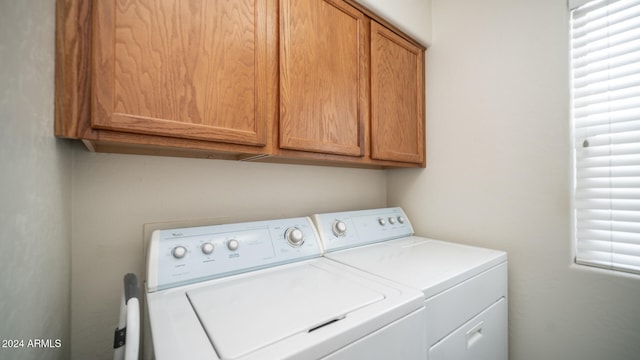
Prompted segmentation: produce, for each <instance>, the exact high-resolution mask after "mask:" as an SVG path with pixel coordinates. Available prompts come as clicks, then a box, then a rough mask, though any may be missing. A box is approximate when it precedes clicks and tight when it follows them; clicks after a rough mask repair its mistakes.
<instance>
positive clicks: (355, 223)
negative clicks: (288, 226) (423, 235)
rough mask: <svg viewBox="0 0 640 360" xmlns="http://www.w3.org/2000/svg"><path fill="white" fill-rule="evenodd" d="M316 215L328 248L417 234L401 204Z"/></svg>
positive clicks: (332, 249) (323, 243) (326, 250)
mask: <svg viewBox="0 0 640 360" xmlns="http://www.w3.org/2000/svg"><path fill="white" fill-rule="evenodd" d="M312 219H313V222H314V223H315V225H316V228H317V230H318V233H319V235H320V239H321V241H322V245H323V247H324V251H325V252H331V251H335V250H341V249H347V248H351V247H356V246H362V245H366V244H371V243H375V242H380V241H385V240H391V239H396V238H401V237H405V236H410V235H413V227H412V226H411V223H410V222H409V219H407V215H406V214H405V213H404V211H402V209H401V208H399V207H394V208H384V209H371V210H357V211H345V212H336V213H326V214H316V215H313V217H312Z"/></svg>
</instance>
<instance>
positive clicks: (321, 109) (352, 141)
mask: <svg viewBox="0 0 640 360" xmlns="http://www.w3.org/2000/svg"><path fill="white" fill-rule="evenodd" d="M280 19H281V20H280V21H281V25H280V31H281V36H280V39H281V41H280V147H281V148H285V149H294V150H304V151H314V152H323V153H334V154H342V155H351V156H362V155H363V154H364V145H363V143H364V140H363V138H364V131H365V130H364V116H367V115H368V111H367V104H368V98H367V96H368V95H367V86H368V85H367V84H368V80H367V76H368V74H367V73H366V70H367V69H368V68H367V58H366V56H367V55H366V53H367V50H368V44H367V39H368V37H367V32H366V31H365V26H367V24H366V20H365V17H364V15H363V14H362V13H360V12H359V11H357V10H355V9H353V8H351V7H350V6H348V5H346V4H344V3H342V2H334V1H330V0H309V1H300V0H283V1H282V2H281V16H280Z"/></svg>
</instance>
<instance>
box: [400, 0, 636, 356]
mask: <svg viewBox="0 0 640 360" xmlns="http://www.w3.org/2000/svg"><path fill="white" fill-rule="evenodd" d="M432 11H433V12H432V13H433V29H434V34H433V45H432V47H431V48H430V49H429V50H428V57H427V69H428V70H427V169H426V170H424V171H420V170H418V171H416V170H402V171H390V172H389V177H388V189H389V203H390V204H392V205H393V204H397V205H402V206H403V207H404V208H405V210H406V211H407V212H408V215H409V217H410V218H411V219H413V222H414V225H415V227H416V230H417V232H418V233H419V234H422V235H427V236H431V237H435V238H442V239H448V240H453V241H459V242H463V243H469V244H476V245H480V246H486V247H493V248H497V249H504V250H506V251H508V253H509V260H510V262H509V270H510V271H509V276H510V278H509V286H510V292H509V294H510V299H509V306H510V319H509V326H510V329H509V331H510V346H511V357H510V358H511V359H513V360H529V359H532V360H533V359H563V360H572V359H576V360H578V359H580V360H587V359H593V360H599V359H617V360H628V359H636V358H638V356H639V355H638V354H640V311H638V305H640V278H638V277H637V276H635V277H631V276H624V275H619V274H615V273H610V272H605V271H597V270H591V269H587V268H584V267H577V266H575V265H572V250H571V208H570V206H571V205H570V191H571V184H572V182H571V172H570V169H571V156H570V151H571V143H570V128H569V103H570V95H569V50H568V46H569V45H568V44H569V38H568V17H569V13H568V10H567V5H566V1H564V0H536V1H524V0H520V1H514V0H481V1H478V0H434V1H433V10H432Z"/></svg>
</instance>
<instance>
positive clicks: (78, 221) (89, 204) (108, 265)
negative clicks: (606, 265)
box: [71, 144, 387, 359]
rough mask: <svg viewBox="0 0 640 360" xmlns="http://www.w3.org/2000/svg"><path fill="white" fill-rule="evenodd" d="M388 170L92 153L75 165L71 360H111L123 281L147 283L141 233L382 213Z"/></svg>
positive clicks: (80, 153) (79, 156)
mask: <svg viewBox="0 0 640 360" xmlns="http://www.w3.org/2000/svg"><path fill="white" fill-rule="evenodd" d="M386 184H387V182H386V173H385V171H382V170H362V169H346V168H330V167H319V166H302V165H278V164H260V163H243V162H232V161H217V160H201V159H179V158H162V157H151V156H135V155H113V154H95V153H89V152H87V151H86V150H85V149H84V148H82V147H81V146H80V145H79V144H78V146H76V147H75V148H74V163H73V247H72V258H73V265H72V272H73V283H72V304H71V305H72V309H73V311H72V338H73V349H72V351H73V353H72V354H73V358H76V359H100V358H104V359H107V358H108V357H109V356H110V354H111V353H110V351H111V349H110V346H111V344H112V342H111V340H112V339H111V336H112V335H113V329H114V328H115V323H116V319H117V314H118V306H119V296H120V289H121V286H122V285H121V284H122V276H123V275H124V274H125V273H126V272H134V273H137V274H138V276H140V277H142V276H144V255H145V254H144V250H143V240H142V238H143V237H142V231H143V224H145V223H154V222H163V221H174V220H190V219H202V218H218V217H229V220H228V221H229V222H232V221H233V219H234V218H236V217H245V218H247V217H248V218H254V219H269V218H281V217H289V216H304V215H311V214H313V213H315V212H327V211H339V210H349V209H354V208H369V207H382V206H385V205H386V199H387V193H386Z"/></svg>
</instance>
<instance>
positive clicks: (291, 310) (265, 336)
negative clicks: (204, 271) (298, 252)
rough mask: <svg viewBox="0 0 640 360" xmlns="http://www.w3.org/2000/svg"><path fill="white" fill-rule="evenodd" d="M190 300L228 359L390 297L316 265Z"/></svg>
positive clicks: (216, 288) (241, 280) (239, 280)
mask: <svg viewBox="0 0 640 360" xmlns="http://www.w3.org/2000/svg"><path fill="white" fill-rule="evenodd" d="M187 296H188V298H189V300H190V302H191V304H192V306H193V308H194V310H195V312H196V314H197V316H198V318H199V319H200V322H201V323H202V326H203V327H204V328H205V331H206V332H207V335H208V336H209V339H210V340H211V342H212V344H213V346H214V348H215V349H216V351H217V352H218V355H219V356H220V357H221V358H223V359H235V358H238V357H240V356H243V355H246V354H248V353H251V352H253V351H256V350H258V349H260V348H262V347H265V346H267V345H270V344H273V343H276V342H278V341H281V340H283V339H285V338H287V337H290V336H292V335H295V334H298V333H301V332H305V333H306V332H309V331H310V330H313V329H314V328H317V327H319V326H322V325H324V324H328V323H331V322H332V321H335V320H339V319H342V318H344V317H345V316H346V314H348V313H350V312H352V311H355V310H357V309H360V308H363V307H366V306H368V305H370V304H373V303H376V302H380V301H383V300H384V298H385V296H384V294H382V293H380V292H378V291H375V290H373V289H371V288H368V287H366V286H365V285H364V284H362V283H359V282H356V281H354V280H353V278H350V277H345V276H341V275H340V274H339V273H337V272H331V271H327V270H325V269H322V268H320V267H317V266H314V265H313V263H307V264H301V265H296V266H286V267H284V268H281V269H280V268H279V269H275V270H271V269H270V270H269V271H265V272H262V273H260V274H259V276H244V277H243V276H240V277H234V278H232V279H231V280H230V281H221V282H217V283H215V284H212V285H211V286H207V287H202V288H196V289H193V290H190V291H188V292H187Z"/></svg>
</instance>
